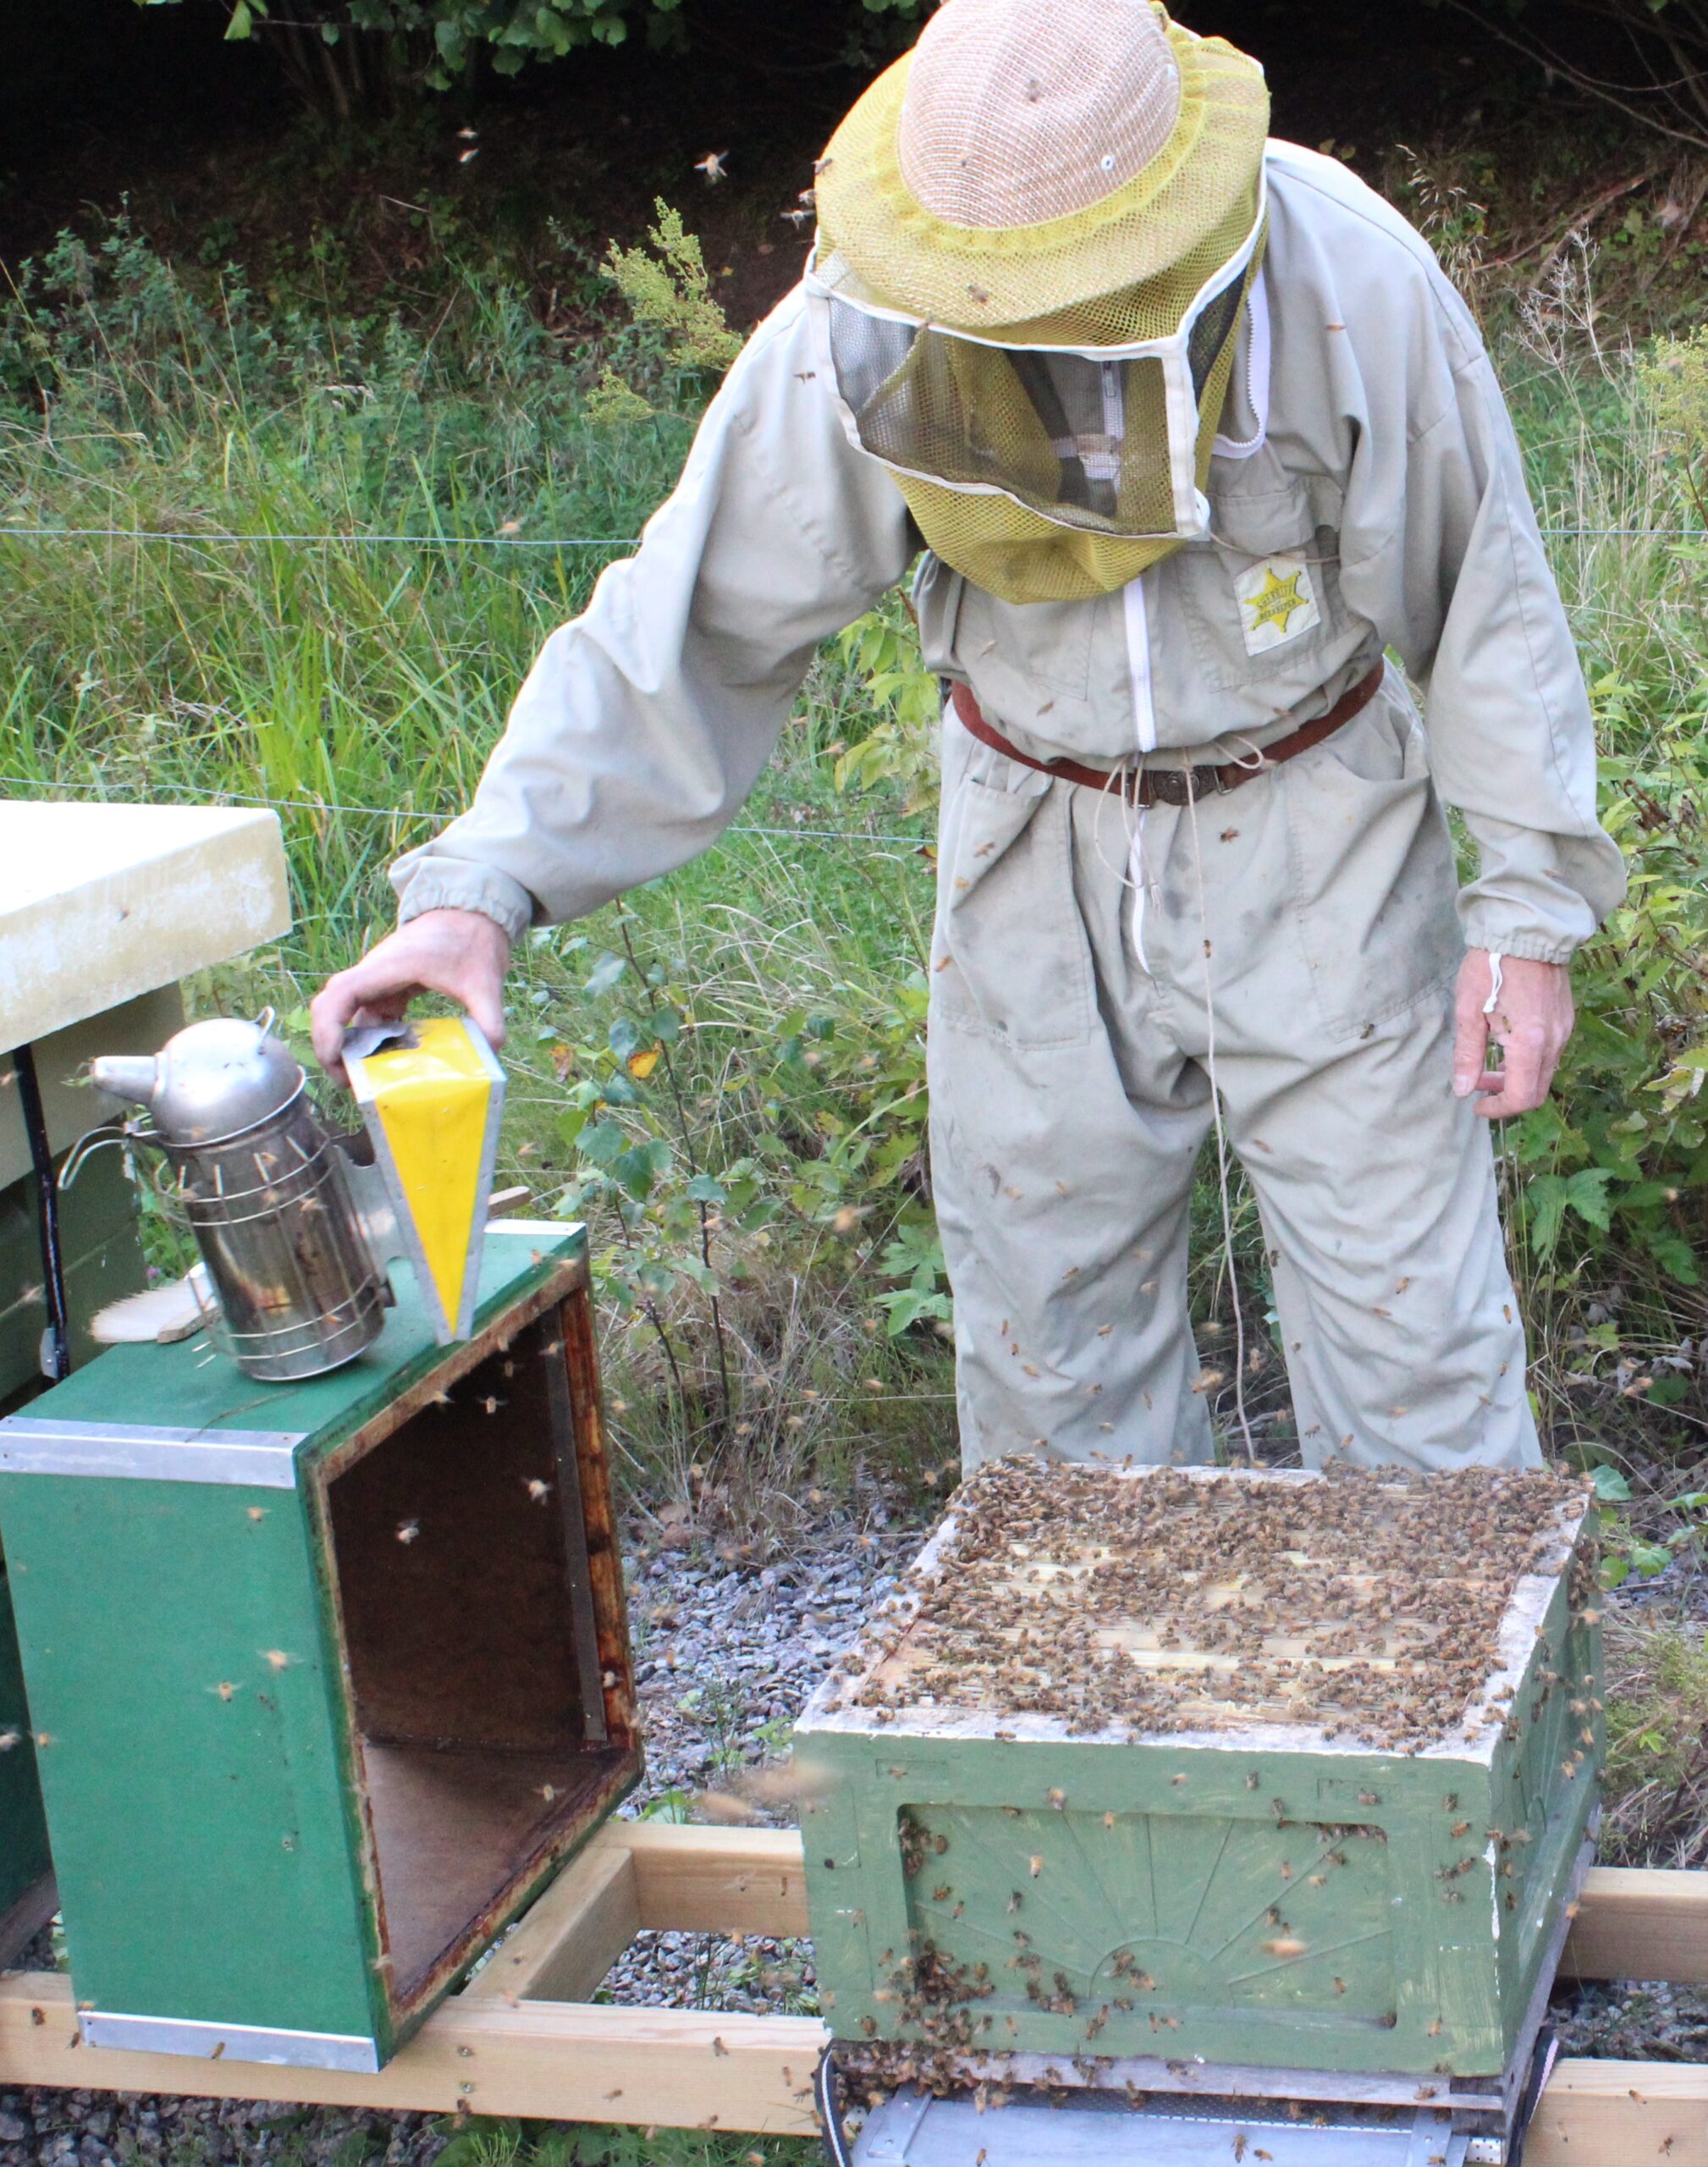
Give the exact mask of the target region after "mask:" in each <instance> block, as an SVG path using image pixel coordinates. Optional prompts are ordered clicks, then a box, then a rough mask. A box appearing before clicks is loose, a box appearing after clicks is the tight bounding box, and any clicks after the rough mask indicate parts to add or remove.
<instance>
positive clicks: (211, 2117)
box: [0, 1530, 1708, 2167]
mask: <svg viewBox="0 0 1708 2167" xmlns="http://www.w3.org/2000/svg"><path fill="white" fill-rule="evenodd" d="M919 1541H920V1536H919V1535H918V1533H917V1531H912V1532H906V1533H903V1534H900V1535H891V1534H886V1535H883V1536H855V1535H854V1534H853V1533H852V1532H851V1531H846V1530H845V1531H840V1532H833V1533H829V1534H827V1535H826V1536H824V1538H823V1539H822V1540H821V1541H819V1542H818V1543H817V1544H815V1545H813V1546H811V1547H808V1548H807V1550H806V1551H805V1552H803V1553H802V1555H800V1556H798V1557H796V1558H792V1559H791V1560H790V1561H789V1562H788V1563H785V1564H781V1565H777V1566H773V1567H768V1568H767V1569H765V1570H764V1571H763V1572H760V1573H758V1574H753V1573H751V1572H736V1571H733V1570H730V1569H726V1568H725V1567H723V1566H721V1565H718V1564H714V1563H706V1562H704V1561H703V1560H701V1559H697V1558H695V1557H693V1556H692V1555H691V1554H689V1553H686V1552H680V1551H665V1552H661V1553H658V1554H657V1555H653V1556H651V1557H647V1558H636V1559H632V1560H631V1564H630V1589H631V1613H632V1616H633V1619H634V1628H635V1646H636V1683H637V1685H638V1687H639V1690H640V1696H641V1701H642V1708H643V1710H644V1713H645V1723H646V1734H647V1782H646V1785H645V1788H644V1789H643V1791H642V1793H641V1794H640V1795H639V1796H638V1797H637V1798H636V1799H634V1800H631V1801H630V1802H629V1803H628V1805H627V1806H625V1809H624V1811H625V1812H627V1813H630V1814H634V1813H646V1812H647V1811H651V1812H653V1813H655V1814H664V1815H667V1816H669V1817H691V1815H692V1812H693V1800H694V1799H695V1797H696V1796H697V1795H698V1794H700V1793H702V1792H704V1791H707V1790H714V1791H715V1790H719V1789H723V1788H724V1787H725V1785H726V1784H728V1783H729V1781H730V1778H731V1777H732V1776H733V1775H735V1774H736V1772H737V1771H738V1770H739V1769H740V1768H741V1767H743V1766H744V1765H746V1766H752V1765H756V1764H758V1763H760V1762H763V1761H764V1760H766V1759H767V1758H769V1757H771V1756H773V1755H774V1753H775V1752H777V1751H781V1750H782V1748H783V1745H784V1743H785V1733H786V1729H787V1724H788V1721H789V1718H791V1716H792V1715H793V1714H794V1712H796V1709H798V1708H799V1707H800V1706H801V1705H802V1702H803V1701H805V1700H806V1698H807V1696H808V1695H809V1694H810V1693H811V1691H812V1690H813V1687H814V1686H815V1685H817V1684H818V1680H819V1679H821V1678H822V1677H823V1676H824V1673H825V1672H826V1671H827V1670H828V1669H829V1667H830V1665H831V1663H832V1662H834V1661H835V1658H836V1657H837V1656H838V1655H839V1654H840V1652H841V1651H842V1649H843V1647H844V1646H846V1644H847V1643H848V1642H849V1641H850V1640H851V1639H852V1638H853V1636H854V1634H855V1632H856V1630H857V1627H858V1624H859V1623H860V1620H861V1618H862V1615H863V1614H864V1613H865V1610H866V1608H867V1607H868V1604H869V1603H870V1602H873V1600H874V1599H875V1598H877V1597H878V1596H881V1595H883V1594H884V1593H886V1592H887V1591H888V1590H889V1589H890V1587H891V1586H892V1585H894V1584H895V1575H896V1574H897V1573H898V1572H899V1571H900V1570H901V1569H902V1567H903V1566H905V1564H906V1561H907V1559H908V1558H910V1557H911V1556H912V1553H913V1552H914V1551H915V1550H916V1549H917V1547H918V1543H919ZM775 1817H776V1818H778V1819H780V1820H784V1819H787V1818H789V1817H790V1815H789V1813H788V1811H787V1810H786V1809H785V1810H783V1811H780V1812H779V1813H778V1814H777V1815H776V1816H775ZM29 1960H30V1961H33V1962H36V1963H38V1964H39V1963H41V1962H44V1961H47V1960H51V1957H50V1955H49V1952H47V1950H46V1949H45V1948H44V1947H41V1946H40V1945H38V1947H37V1948H36V1950H34V1951H33V1952H31V1953H30V1959H29ZM601 1992H602V1994H603V1995H606V1996H609V1999H612V2000H614V2001H624V2002H636V2003H645V2004H653V2005H655V2006H656V2005H662V2004H678V2005H683V2004H686V2005H688V2006H711V2005H715V2006H717V2007H719V2008H722V2009H736V2010H751V2011H754V2012H761V2011H765V2010H799V2009H802V2008H803V2007H806V2008H811V2007H813V2006H815V2005H816V2004H815V1998H814V1981H813V1966H812V1949H811V1944H808V1943H806V1942H794V1943H785V1942H778V1941H771V1940H764V1939H760V1938H757V1937H756V1938H748V1939H747V1940H745V1941H743V1942H741V1943H734V1942H730V1941H729V1940H727V1939H725V1938H722V1937H719V1936H714V1935H708V1934H684V1933H646V1934H642V1936H641V1937H640V1938H639V1939H638V1940H637V1941H636V1943H635V1944H634V1945H633V1946H632V1947H631V1949H630V1950H629V1951H628V1952H627V1954H626V1955H625V1956H624V1958H623V1959H622V1960H621V1961H620V1963H619V1964H618V1965H617V1966H615V1967H614V1970H613V1971H611V1973H610V1975H609V1978H608V1979H607V1980H606V1982H605V1984H604V1987H603V1988H602V1990H601ZM1554 2014H1555V2020H1556V2025H1557V2026H1558V2028H1559V2031H1560V2035H1561V2045H1562V2052H1563V2053H1566V2054H1598V2055H1609V2056H1613V2057H1617V2058H1619V2059H1627V2058H1628V2059H1656V2060H1664V2061H1700V2060H1708V1994H1705V1993H1696V1992H1694V1991H1692V1990H1690V1989H1688V1988H1676V1987H1670V1986H1664V1985H1654V1984H1651V1985H1640V1984H1619V1985H1606V1986H1588V1987H1583V1988H1573V1989H1569V1990H1568V1991H1567V1992H1566V1993H1562V1996H1561V1998H1560V1999H1559V2001H1558V2002H1557V2004H1556V2009H1555V2012H1554ZM446 2134H447V2132H446V2130H445V2128H444V2125H443V2124H442V2123H440V2122H439V2121H438V2120H435V2119H434V2118H433V2117H429V2116H424V2115H377V2114H364V2113H344V2112H341V2111H338V2110H334V2109H325V2108H301V2107H297V2108H292V2107H281V2106H279V2105H278V2104H276V2103H251V2102H245V2101H240V2100H198V2099H179V2098H164V2097H163V2098H133V2097H129V2096H127V2095H124V2094H118V2095H114V2094H112V2093H90V2092H62V2091H57V2090H45V2089H44V2090H40V2091H33V2092H32V2091H21V2092H7V2093H0V2167H47V2163H55V2167H58V2164H59V2163H63V2167H108V2163H113V2167H131V2163H139V2167H152V2163H155V2162H157V2161H158V2162H161V2163H163V2167H261V2164H262V2163H263V2162H267V2163H272V2162H278V2163H281V2167H430V2163H431V2162H432V2160H433V2158H434V2157H435V2155H436V2154H437V2153H438V2151H439V2150H440V2149H441V2148H442V2147H443V2145H444V2142H445V2141H446Z"/></svg>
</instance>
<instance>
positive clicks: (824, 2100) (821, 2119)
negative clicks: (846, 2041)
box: [813, 2047, 854, 2167]
mask: <svg viewBox="0 0 1708 2167" xmlns="http://www.w3.org/2000/svg"><path fill="white" fill-rule="evenodd" d="M813 2104H814V2105H815V2106H816V2107H817V2108H818V2123H819V2126H820V2128H821V2129H822V2130H823V2131H824V2149H825V2151H826V2153H828V2154H829V2159H830V2167H854V2154H853V2153H852V2151H851V2149H850V2148H849V2143H848V2133H847V2131H846V2130H845V2129H844V2128H843V2126H842V2097H841V2091H840V2087H839V2086H838V2084H837V2082H836V2058H835V2053H834V2052H833V2050H832V2049H831V2048H829V2047H827V2048H825V2049H824V2053H823V2054H821V2055H820V2056H819V2057H818V2068H817V2069H816V2070H815V2071H813Z"/></svg>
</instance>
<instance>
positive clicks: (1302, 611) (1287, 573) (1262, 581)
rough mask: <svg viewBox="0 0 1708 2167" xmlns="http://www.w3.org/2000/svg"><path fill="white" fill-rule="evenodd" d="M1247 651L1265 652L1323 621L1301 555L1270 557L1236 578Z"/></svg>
mask: <svg viewBox="0 0 1708 2167" xmlns="http://www.w3.org/2000/svg"><path fill="white" fill-rule="evenodd" d="M1233 587H1234V594H1235V596H1236V598H1237V600H1238V603H1239V610H1240V630H1241V631H1242V633H1243V634H1244V637H1245V648H1246V653H1248V654H1262V653H1264V652H1265V651H1266V650H1267V649H1268V648H1272V647H1280V646H1281V645H1282V643H1283V642H1286V641H1287V640H1295V639H1297V638H1298V637H1299V635H1300V634H1301V633H1302V632H1308V631H1310V630H1311V629H1312V627H1313V626H1317V625H1320V623H1321V622H1322V616H1321V613H1320V611H1319V609H1318V608H1317V598H1316V592H1315V589H1314V587H1313V586H1312V584H1311V576H1310V573H1309V571H1308V570H1307V569H1306V567H1305V565H1304V562H1303V560H1302V559H1300V558H1298V557H1285V556H1284V557H1270V558H1269V559H1268V560H1266V561H1264V562H1263V563H1260V564H1255V565H1252V566H1251V567H1250V568H1249V569H1248V571H1242V572H1241V573H1239V574H1238V575H1237V577H1236V578H1235V580H1234V583H1233Z"/></svg>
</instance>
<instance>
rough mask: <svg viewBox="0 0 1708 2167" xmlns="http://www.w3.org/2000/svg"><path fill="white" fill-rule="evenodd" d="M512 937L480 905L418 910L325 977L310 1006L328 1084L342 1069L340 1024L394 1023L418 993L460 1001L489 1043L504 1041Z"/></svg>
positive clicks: (340, 1076)
mask: <svg viewBox="0 0 1708 2167" xmlns="http://www.w3.org/2000/svg"><path fill="white" fill-rule="evenodd" d="M509 968H510V935H508V934H507V933H506V932H505V931H504V928H503V927H502V926H501V925H499V924H496V923H495V922H494V921H493V919H492V918H483V917H482V915H481V913H479V912H478V911H423V912H422V913H421V916H420V917H419V918H411V919H410V922H409V924H407V925H400V926H399V928H398V929H397V931H396V932H395V933H388V935H386V937H385V939H384V940H381V941H378V942H377V943H376V944H375V946H373V947H372V948H371V949H370V950H369V951H368V952H367V954H366V956H364V957H362V959H361V962H359V963H357V964H355V965H354V966H353V968H350V970H347V971H340V972H339V973H338V975H337V976H336V977H335V978H330V979H328V980H327V982H326V984H324V985H323V986H322V988H321V990H320V991H319V992H318V993H317V995H315V997H314V1000H313V1001H312V1003H311V1005H310V1007H309V1019H310V1023H311V1026H312V1028H313V1033H314V1050H315V1053H316V1055H317V1057H318V1059H319V1061H320V1064H321V1067H322V1068H324V1069H325V1071H326V1072H327V1074H328V1076H330V1077H331V1078H333V1081H334V1083H344V1082H346V1081H347V1080H348V1079H347V1078H346V1077H345V1075H344V1060H343V1049H344V1027H345V1026H346V1025H347V1024H350V1023H394V1022H396V1020H397V1018H398V1017H400V1016H401V1015H402V1014H403V1012H404V1011H405V1009H406V1008H407V1007H408V1006H409V1005H410V1001H413V1000H414V999H415V997H416V995H417V994H421V993H442V994H444V995H446V996H447V998H448V999H449V1000H452V1001H460V1002H461V1004H462V1006H464V1007H465V1008H466V1010H467V1011H468V1012H469V1014H470V1015H471V1017H473V1018H474V1020H475V1022H476V1023H478V1024H479V1026H480V1028H481V1029H482V1031H484V1032H485V1034H486V1035H487V1037H488V1039H489V1040H490V1041H491V1042H492V1044H493V1045H495V1046H497V1045H503V1044H504V973H505V972H506V971H507V970H508V969H509Z"/></svg>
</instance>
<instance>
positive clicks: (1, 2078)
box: [0, 1971, 826, 2137]
mask: <svg viewBox="0 0 1708 2167" xmlns="http://www.w3.org/2000/svg"><path fill="white" fill-rule="evenodd" d="M825 2037H826V2034H825V2032H824V2026H823V2025H821V2024H819V2023H818V2021H816V2019H814V2018H812V2017H805V2016H742V2015H725V2014H719V2013H718V2012H717V2011H707V2010H680V2009H617V2008H606V2007H601V2008H593V2007H590V2006H588V2005H587V2004H573V2003H567V2002H525V2003H522V2004H519V2005H518V2006H517V2007H515V2008H514V2009H513V2008H511V2007H510V2004H509V2003H507V2002H506V2001H504V1999H502V1998H501V1997H493V1998H492V1999H486V2000H475V1999H471V1998H469V1997H466V1996H459V1997H457V1998H456V1999H453V2000H451V2001H449V2002H446V2003H445V2004H444V2005H443V2006H442V2007H441V2008H439V2009H438V2010H436V2011H435V2012H434V2014H433V2015H432V2016H431V2017H430V2018H429V2019H428V2020H427V2023H426V2024H425V2025H424V2026H422V2028H421V2031H420V2032H417V2033H416V2036H415V2037H414V2038H412V2039H411V2040H410V2042H409V2043H408V2044H407V2045H406V2046H405V2047H404V2048H401V2049H400V2050H399V2054H397V2056H396V2058H395V2059H394V2060H393V2061H391V2062H390V2063H388V2065H387V2066H386V2067H385V2068H384V2069H383V2070H381V2071H379V2072H378V2073H377V2075H375V2076H347V2075H344V2073H342V2072H340V2071H331V2070H309V2069H284V2068H280V2067H278V2066H277V2065H273V2064H270V2063H260V2062H238V2061H233V2060H230V2059H225V2058H223V2057H222V2058H221V2059H219V2060H218V2061H214V2060H211V2059H207V2060H204V2059H200V2058H196V2057H190V2056H184V2055H178V2054H128V2053H120V2052H118V2051H117V2050H116V2049H114V2048H106V2047H85V2046H82V2045H80V2043H79V2041H78V2036H77V2022H76V2015H75V2012H74V2008H73V2005H72V1999H71V1987H70V1982H69V1981H68V1980H66V1979H65V1978H63V1977H59V1976H58V1975H57V1974H54V1973H52V1972H41V1971H37V1972H30V1971H18V1972H13V1973H11V1974H9V1975H8V1976H6V1977H0V2082H4V2083H6V2084H8V2085H14V2084H50V2085H74V2086H78V2087H85V2088H89V2087H92V2088H94V2089H96V2090H100V2091H118V2092H167V2093H193V2094H195V2095H196V2096H198V2097H201V2098H224V2099H295V2100H315V2101H318V2102H324V2103H325V2104H328V2105H330V2106H339V2107H382V2108H388V2109H391V2110H393V2111H394V2112H399V2111H402V2110H404V2109H413V2110H415V2111H417V2112H421V2113H426V2114H455V2113H458V2112H459V2111H461V2112H466V2113H470V2114H477V2115H521V2116H525V2117H531V2118H538V2119H540V2120H548V2121H586V2122H631V2123H636V2124H639V2125H642V2126H646V2125H649V2124H653V2123H657V2124H658V2125H660V2126H664V2127H669V2128H677V2129H724V2130H751V2131H759V2132H762V2133H763V2134H765V2135H768V2136H776V2137H780V2136H801V2137H806V2136H810V2135H811V2134H812V2132H813V2127H814V2123H813V2091H812V2087H813V2070H814V2068H815V2067H816V2066H817V2064H818V2056H819V2054H821V2053H822V2052H823V2050H824V2042H825Z"/></svg>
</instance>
